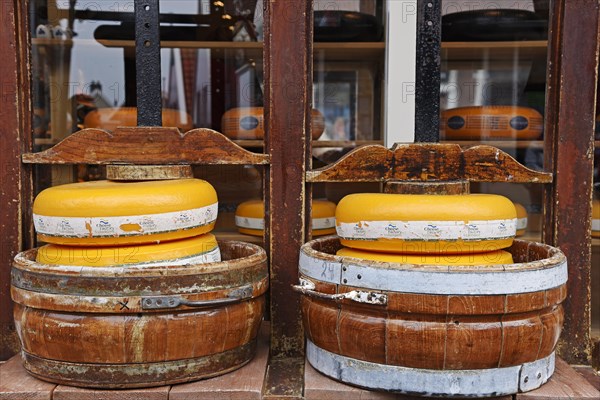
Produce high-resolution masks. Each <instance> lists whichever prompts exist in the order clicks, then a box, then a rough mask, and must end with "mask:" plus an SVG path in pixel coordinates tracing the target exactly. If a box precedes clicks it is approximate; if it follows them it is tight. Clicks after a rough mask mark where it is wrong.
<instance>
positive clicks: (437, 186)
mask: <svg viewBox="0 0 600 400" xmlns="http://www.w3.org/2000/svg"><path fill="white" fill-rule="evenodd" d="M383 191H384V192H385V193H398V194H440V195H452V194H468V193H469V192H470V182H469V181H465V180H456V181H440V182H415V181H413V182H411V181H387V182H385V184H384V186H383Z"/></svg>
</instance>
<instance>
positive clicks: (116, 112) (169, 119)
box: [83, 107, 194, 132]
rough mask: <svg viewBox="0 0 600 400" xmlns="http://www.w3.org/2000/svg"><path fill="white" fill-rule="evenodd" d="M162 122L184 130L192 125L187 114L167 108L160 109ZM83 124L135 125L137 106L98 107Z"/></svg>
mask: <svg viewBox="0 0 600 400" xmlns="http://www.w3.org/2000/svg"><path fill="white" fill-rule="evenodd" d="M162 122H163V126H174V127H177V128H179V129H181V130H182V131H184V132H185V131H189V130H190V129H192V128H193V127H194V125H193V123H192V117H191V116H190V115H189V114H187V113H186V112H185V111H180V110H174V109H169V108H164V109H163V110H162ZM83 126H84V127H86V128H100V129H105V130H107V131H114V130H115V129H116V128H117V127H118V126H137V108H136V107H119V108H98V109H96V110H93V111H90V112H89V113H88V114H86V116H85V119H84V120H83Z"/></svg>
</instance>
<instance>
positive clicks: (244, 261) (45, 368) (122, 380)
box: [12, 242, 268, 388]
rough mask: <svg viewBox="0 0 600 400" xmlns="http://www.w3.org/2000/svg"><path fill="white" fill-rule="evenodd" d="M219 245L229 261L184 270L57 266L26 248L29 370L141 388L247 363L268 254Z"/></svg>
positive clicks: (72, 380) (23, 313) (18, 284)
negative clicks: (152, 302) (156, 304)
mask: <svg viewBox="0 0 600 400" xmlns="http://www.w3.org/2000/svg"><path fill="white" fill-rule="evenodd" d="M220 248H221V249H222V251H221V253H222V257H223V261H222V262H219V263H209V264H197V265H185V266H181V267H177V266H145V267H141V268H140V267H136V266H124V267H113V268H110V267H106V268H97V267H69V266H52V265H44V264H38V263H35V262H33V261H32V260H33V259H35V250H29V251H27V252H25V253H22V254H21V257H19V258H18V259H17V260H16V261H15V266H14V269H13V288H12V289H13V290H12V292H13V296H14V300H15V302H16V303H17V304H16V305H15V311H14V317H15V320H16V321H18V328H19V329H20V331H19V333H20V337H21V338H22V346H23V350H24V356H25V362H26V368H27V369H28V370H29V371H30V372H32V373H33V374H35V375H36V376H41V377H44V378H45V379H48V380H51V381H53V382H57V383H61V384H67V385H73V384H75V385H80V386H85V387H98V388H134V387H144V386H157V385H163V384H168V383H178V382H187V381H189V380H193V379H198V378H200V377H210V376H215V375H218V374H221V373H225V372H228V371H231V370H233V369H235V368H238V367H240V366H241V365H244V364H245V363H246V362H247V361H248V360H249V359H250V358H251V357H252V355H253V354H254V351H255V345H256V343H255V338H256V336H257V334H258V329H259V326H260V323H261V321H262V316H263V311H264V308H265V292H266V290H267V287H268V281H267V266H266V253H265V252H264V250H263V249H262V248H260V247H258V246H255V245H250V244H247V243H241V242H221V243H220ZM242 289H244V291H243V292H242V293H239V292H240V290H242ZM168 296H171V298H173V299H174V300H168V298H169V297H168ZM232 297H241V299H240V301H238V302H234V303H231V304H227V303H224V304H223V303H221V304H218V303H217V304H206V305H204V306H202V307H200V308H198V307H194V306H193V305H192V304H189V305H185V304H183V305H181V306H179V307H177V306H174V307H168V308H164V307H163V308H161V309H148V308H145V307H144V306H145V305H146V303H147V302H148V301H149V299H157V300H156V301H159V300H160V301H161V302H163V303H164V304H167V303H169V302H171V301H172V302H173V303H174V304H176V301H177V299H183V300H182V301H185V300H187V301H191V302H197V301H216V300H223V299H230V298H232ZM169 304H170V303H169Z"/></svg>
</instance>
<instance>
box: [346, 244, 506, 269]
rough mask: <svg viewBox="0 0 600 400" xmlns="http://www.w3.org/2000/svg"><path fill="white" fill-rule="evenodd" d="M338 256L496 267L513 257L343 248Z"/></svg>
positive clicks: (502, 253) (501, 253) (499, 252)
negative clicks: (385, 251) (395, 252)
mask: <svg viewBox="0 0 600 400" xmlns="http://www.w3.org/2000/svg"><path fill="white" fill-rule="evenodd" d="M336 254H337V255H338V256H344V257H354V258H360V259H362V260H372V261H383V262H388V263H394V264H419V265H459V266H460V265H464V266H474V265H496V264H512V263H513V257H512V254H510V253H509V252H508V251H504V250H496V251H490V252H486V253H472V254H433V255H432V254H393V253H376V252H373V251H364V250H356V249H351V248H348V247H344V248H341V249H340V250H338V252H337V253H336Z"/></svg>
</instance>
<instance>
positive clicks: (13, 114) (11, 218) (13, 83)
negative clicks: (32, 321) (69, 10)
mask: <svg viewBox="0 0 600 400" xmlns="http://www.w3.org/2000/svg"><path fill="white" fill-rule="evenodd" d="M27 16H28V13H27V5H26V4H25V3H24V2H3V3H2V6H1V8H0V17H1V20H2V23H0V54H2V62H0V76H2V83H1V85H0V87H1V88H2V95H1V96H0V149H2V157H1V161H0V204H2V207H0V232H2V244H1V245H0V359H2V360H5V359H7V358H9V357H10V356H11V355H13V354H14V353H15V352H16V351H17V349H18V344H17V343H18V339H17V335H16V332H15V328H14V323H13V319H12V316H11V314H12V302H11V300H10V290H9V287H10V278H9V277H10V264H11V260H12V258H13V257H14V256H15V255H16V254H17V253H18V252H19V251H21V249H22V248H24V247H23V246H24V245H28V244H31V243H32V240H33V236H32V232H31V230H30V226H31V225H32V224H31V214H30V212H29V205H30V204H31V203H30V200H31V197H30V196H31V192H32V180H31V175H30V174H29V169H28V168H26V167H25V166H23V165H22V164H21V162H20V157H21V152H22V151H23V150H25V151H30V149H31V146H32V139H33V138H32V131H33V127H32V119H31V118H30V116H31V113H32V111H31V102H30V96H31V88H30V75H29V74H30V64H29V62H30V58H29V52H28V51H27V50H28V47H27V40H28V37H29V30H28V29H20V30H17V29H16V28H17V27H25V26H27V25H28V20H27V19H28V18H27Z"/></svg>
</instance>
